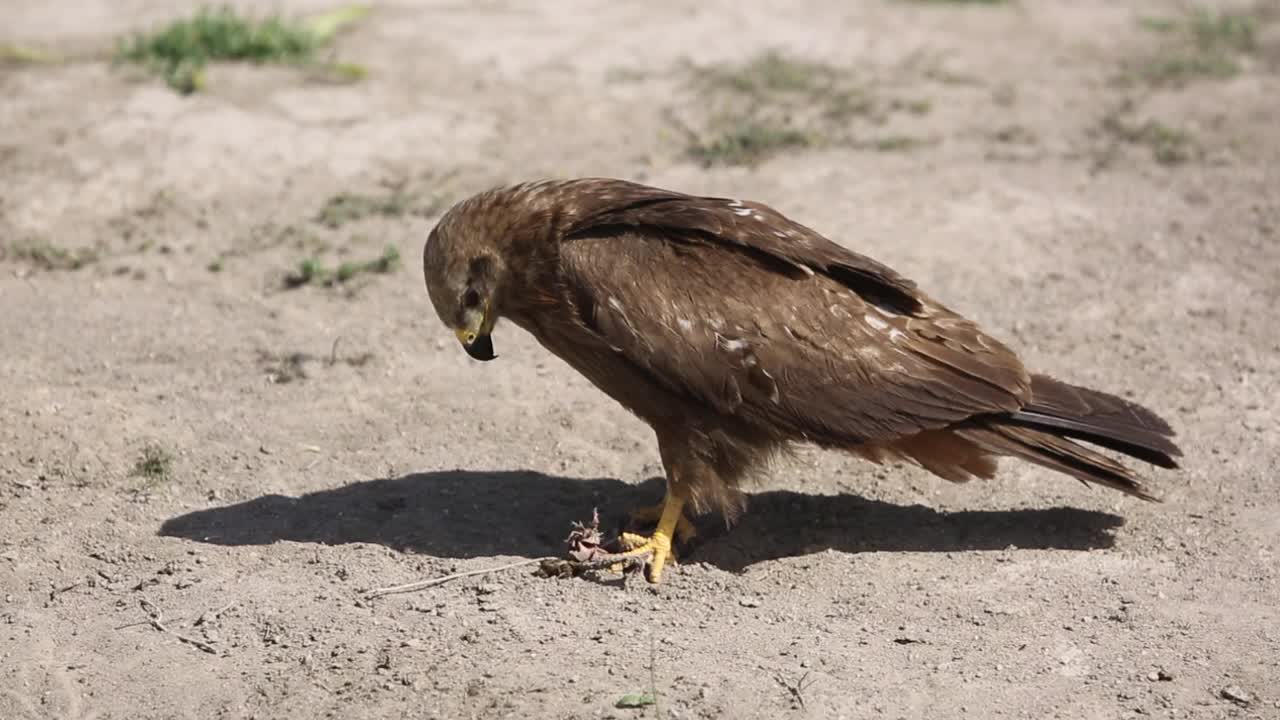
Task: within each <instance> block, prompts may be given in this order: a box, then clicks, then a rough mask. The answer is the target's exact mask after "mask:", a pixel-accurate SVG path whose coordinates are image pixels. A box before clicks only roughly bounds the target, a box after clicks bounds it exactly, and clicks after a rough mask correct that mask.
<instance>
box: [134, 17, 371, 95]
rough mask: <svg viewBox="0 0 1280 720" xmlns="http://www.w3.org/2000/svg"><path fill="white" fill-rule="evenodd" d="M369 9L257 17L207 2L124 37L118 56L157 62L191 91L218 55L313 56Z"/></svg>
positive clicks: (284, 59)
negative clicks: (186, 13)
mask: <svg viewBox="0 0 1280 720" xmlns="http://www.w3.org/2000/svg"><path fill="white" fill-rule="evenodd" d="M367 12H368V8H367V7H364V6H356V5H353V6H348V7H344V8H341V9H339V10H335V11H332V12H328V13H323V14H321V15H317V16H315V17H312V18H310V19H285V18H282V17H279V16H272V17H267V18H263V19H260V20H253V19H250V18H247V17H244V16H242V15H240V14H239V13H238V12H237V11H236V10H234V9H232V8H230V7H220V8H210V7H202V8H200V9H199V10H197V11H196V13H195V14H194V15H193V16H192V17H190V18H188V19H181V20H175V21H173V22H171V23H170V24H168V25H166V26H164V27H162V28H160V29H159V30H156V31H155V32H153V33H149V34H146V33H139V34H135V35H134V36H132V37H130V38H128V39H126V40H123V41H121V42H120V44H119V46H118V48H117V51H116V56H117V59H119V60H121V61H126V62H133V63H139V64H143V65H146V66H147V67H149V68H152V69H153V70H154V71H156V72H159V73H160V74H161V75H162V76H163V77H164V79H165V82H167V83H168V84H169V86H170V87H172V88H173V89H174V90H177V91H178V92H180V93H183V94H187V93H192V92H195V91H197V90H199V89H200V88H201V87H203V85H204V69H205V67H206V65H208V63H210V62H213V61H233V62H237V61H238V62H253V63H304V62H308V61H310V60H312V59H313V58H314V56H315V53H316V51H317V50H319V49H320V48H321V47H322V46H324V45H325V44H326V43H328V42H329V40H331V39H332V37H333V36H334V35H335V34H336V33H337V32H338V31H339V30H340V29H341V28H343V27H345V26H346V25H349V24H351V23H354V22H356V21H357V20H359V19H360V18H362V17H363V16H364V15H365V14H366V13H367ZM353 67H358V66H353Z"/></svg>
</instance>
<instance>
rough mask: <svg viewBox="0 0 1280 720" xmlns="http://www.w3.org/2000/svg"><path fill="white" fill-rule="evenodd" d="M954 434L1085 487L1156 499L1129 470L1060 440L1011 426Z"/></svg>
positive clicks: (1069, 441) (1044, 433) (1052, 436)
mask: <svg viewBox="0 0 1280 720" xmlns="http://www.w3.org/2000/svg"><path fill="white" fill-rule="evenodd" d="M956 434H958V435H960V436H962V437H964V438H966V439H968V440H969V441H971V442H973V443H974V444H975V445H977V446H978V447H980V448H982V449H983V450H986V451H987V452H989V453H992V454H993V455H1011V456H1013V457H1016V458H1020V459H1022V460H1026V461H1028V462H1032V463H1035V464H1037V465H1041V466H1043V467H1047V468H1049V469H1051V470H1057V471H1059V472H1062V473H1066V474H1067V475H1070V476H1072V477H1074V478H1076V479H1078V480H1080V481H1082V482H1083V483H1084V484H1086V485H1088V484H1089V483H1097V484H1099V485H1105V486H1107V487H1110V488H1114V489H1116V490H1119V491H1121V492H1123V493H1126V494H1128V495H1134V496H1136V497H1140V498H1142V499H1143V500H1152V501H1154V500H1157V498H1156V496H1154V495H1152V494H1151V492H1150V491H1148V490H1147V487H1146V485H1144V484H1143V482H1142V479H1141V478H1139V477H1138V476H1137V474H1135V473H1134V472H1133V471H1132V470H1130V469H1129V468H1127V467H1125V466H1124V465H1121V464H1120V463H1118V462H1116V461H1115V460H1112V459H1111V458H1109V457H1107V456H1105V455H1102V454H1100V453H1097V452H1094V451H1093V450H1090V449H1089V448H1087V447H1085V446H1083V445H1080V444H1077V443H1074V442H1072V441H1071V440H1068V439H1066V438H1063V437H1058V436H1056V435H1052V434H1050V433H1048V432H1044V431H1041V430H1034V429H1032V428H1026V427H1018V426H1014V425H999V424H994V423H993V424H991V425H988V426H985V427H984V426H976V427H966V428H958V429H957V430H956Z"/></svg>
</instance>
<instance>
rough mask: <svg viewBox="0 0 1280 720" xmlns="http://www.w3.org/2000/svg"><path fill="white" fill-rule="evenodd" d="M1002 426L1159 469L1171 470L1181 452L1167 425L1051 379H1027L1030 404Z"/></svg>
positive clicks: (1111, 397) (1134, 408) (1149, 414)
mask: <svg viewBox="0 0 1280 720" xmlns="http://www.w3.org/2000/svg"><path fill="white" fill-rule="evenodd" d="M1004 420H1005V421H1007V422H1009V423H1012V424H1017V425H1022V426H1024V427H1029V428H1037V429H1041V430H1053V431H1056V432H1057V433H1058V434H1061V435H1063V436H1066V437H1072V438H1075V439H1077V440H1084V441H1086V442H1092V443H1095V444H1097V445H1101V446H1102V447H1105V448H1108V449H1110V450H1115V451H1117V452H1122V453H1125V454H1126V455H1131V456H1133V457H1135V458H1138V459H1139V460H1143V461H1145V462H1149V463H1151V464H1152V465H1158V466H1160V467H1163V468H1170V469H1173V468H1176V467H1178V463H1177V461H1176V460H1174V458H1175V457H1179V456H1181V455H1182V451H1181V450H1180V449H1179V448H1178V446H1177V445H1175V444H1174V443H1173V441H1172V440H1171V439H1170V438H1172V437H1173V435H1174V432H1173V430H1172V429H1171V428H1170V427H1169V424H1168V423H1167V422H1165V421H1164V420H1163V419H1162V418H1160V417H1159V416H1157V415H1156V414H1155V413H1153V412H1151V411H1150V410H1148V409H1146V408H1144V407H1142V406H1141V405H1138V404H1136V403H1132V402H1129V401H1128V400H1125V399H1123V398H1118V397H1116V396H1114V395H1110V394H1108V393H1104V392H1101V391H1098V390H1090V389H1088V388H1082V387H1079V386H1077V385H1069V384H1067V383H1064V382H1061V381H1059V380H1055V379H1053V378H1050V377H1048V376H1045V375H1033V376H1032V377H1031V402H1030V403H1028V404H1027V405H1026V406H1025V407H1023V408H1022V409H1021V410H1018V411H1016V412H1013V413H1010V414H1009V415H1008V416H1006V417H1005V418H1004Z"/></svg>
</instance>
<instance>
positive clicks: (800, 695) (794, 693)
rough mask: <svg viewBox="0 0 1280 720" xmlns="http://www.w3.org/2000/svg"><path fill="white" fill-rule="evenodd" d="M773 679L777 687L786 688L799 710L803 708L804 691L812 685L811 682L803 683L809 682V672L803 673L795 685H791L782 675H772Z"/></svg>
mask: <svg viewBox="0 0 1280 720" xmlns="http://www.w3.org/2000/svg"><path fill="white" fill-rule="evenodd" d="M773 679H774V680H776V681H777V682H778V684H779V685H781V686H782V687H784V688H786V689H787V692H789V693H791V697H792V699H793V700H795V701H796V704H797V705H799V706H800V708H801V709H803V708H804V691H805V689H806V688H808V687H809V686H810V685H812V684H813V681H809V682H805V681H806V680H809V672H805V674H804V675H801V676H800V679H799V680H798V681H797V682H796V683H795V684H792V683H791V682H790V681H788V680H787V679H786V678H785V677H783V676H782V673H778V674H777V675H774V676H773Z"/></svg>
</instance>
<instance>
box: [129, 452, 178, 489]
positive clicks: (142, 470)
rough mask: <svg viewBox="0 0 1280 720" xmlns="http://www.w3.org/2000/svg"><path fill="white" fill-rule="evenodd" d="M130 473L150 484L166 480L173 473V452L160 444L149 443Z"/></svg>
mask: <svg viewBox="0 0 1280 720" xmlns="http://www.w3.org/2000/svg"><path fill="white" fill-rule="evenodd" d="M130 474H131V475H133V476H135V477H140V478H142V479H143V480H145V481H146V484H147V485H149V486H150V485H157V484H159V483H161V482H164V481H165V480H168V479H169V477H170V476H171V475H172V474H173V454H172V453H170V452H169V451H168V450H165V449H164V448H163V447H161V446H159V445H154V444H153V445H147V446H146V447H144V448H143V449H142V455H141V456H139V457H138V460H137V462H135V463H134V465H133V471H132V472H131V473H130Z"/></svg>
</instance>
